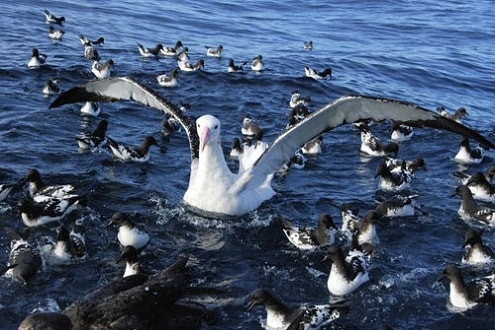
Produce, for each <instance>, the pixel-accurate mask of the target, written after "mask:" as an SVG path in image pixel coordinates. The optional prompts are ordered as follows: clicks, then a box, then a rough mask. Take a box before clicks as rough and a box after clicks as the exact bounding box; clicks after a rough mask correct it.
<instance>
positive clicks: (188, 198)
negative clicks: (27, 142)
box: [50, 77, 495, 216]
mask: <svg viewBox="0 0 495 330" xmlns="http://www.w3.org/2000/svg"><path fill="white" fill-rule="evenodd" d="M88 100H91V101H100V102H103V101H105V102H109V101H117V100H133V101H136V102H139V103H141V104H143V105H146V106H149V107H152V108H155V109H158V110H161V111H163V112H165V113H169V114H170V115H171V116H172V117H174V118H175V119H176V120H177V121H178V122H179V123H181V125H182V126H183V127H184V131H185V132H186V134H187V136H188V138H189V145H190V152H191V158H192V159H191V160H192V162H191V173H190V178H189V186H188V188H187V190H186V192H185V194H184V197H183V200H184V202H185V203H186V205H188V206H190V207H191V209H193V210H195V211H197V212H199V213H203V214H210V215H211V214H212V213H213V214H223V215H234V216H236V215H237V216H238V215H243V214H246V213H248V212H250V211H253V210H255V209H257V208H258V207H259V206H260V205H261V203H263V202H265V201H267V200H269V199H270V198H272V197H273V195H274V194H275V191H274V190H273V188H272V187H271V181H272V178H273V175H274V173H275V172H276V171H278V170H279V169H280V167H281V166H282V165H283V164H284V163H285V162H286V161H288V160H289V159H290V158H291V157H293V156H294V154H295V152H296V151H297V150H298V149H299V148H300V147H301V146H302V145H303V144H304V143H306V142H308V141H309V140H311V139H312V138H314V137H316V136H317V135H319V134H321V133H323V132H328V131H330V130H332V129H334V128H336V127H338V126H341V125H343V124H346V123H353V122H356V121H358V120H364V119H372V120H375V121H382V120H385V119H394V120H397V121H402V122H405V123H407V124H408V125H411V126H415V127H434V128H437V129H444V130H448V131H451V132H454V133H457V134H460V135H464V136H468V137H470V138H472V139H475V140H477V141H478V142H480V143H482V144H484V145H485V146H486V147H489V148H494V147H495V145H494V144H493V143H492V142H490V141H489V140H487V139H486V138H484V137H483V136H481V135H480V134H479V133H477V132H476V131H474V130H472V129H470V128H468V127H466V126H464V125H462V124H459V123H457V122H455V121H453V120H450V119H448V118H444V117H442V116H440V115H439V114H437V113H436V112H434V111H430V110H427V109H424V108H422V107H420V106H418V105H415V104H412V103H407V102H403V101H398V100H392V99H385V98H378V97H370V96H362V95H349V96H343V97H340V98H338V99H337V100H335V101H333V102H331V103H329V104H327V105H325V106H323V107H322V108H321V109H319V110H316V111H314V112H312V113H311V114H310V115H308V116H307V117H305V118H304V119H303V120H301V121H300V122H299V123H297V124H295V125H293V126H292V127H290V128H289V129H286V130H284V131H283V132H282V133H281V134H280V135H279V136H278V137H277V138H276V139H275V140H274V141H273V143H272V144H271V146H270V147H269V148H268V149H267V150H266V151H265V152H264V153H263V154H262V156H261V157H260V158H259V159H258V160H257V161H256V162H254V163H253V164H252V166H250V167H249V168H247V169H245V170H244V171H242V172H238V173H233V172H232V171H231V170H230V169H229V167H228V165H227V162H226V160H225V156H224V153H223V149H222V145H221V139H220V132H221V122H220V120H219V119H218V118H216V117H214V116H212V115H209V114H206V115H202V116H201V117H199V118H198V119H197V120H196V121H194V120H192V119H191V118H190V117H189V116H187V115H186V114H185V113H183V112H182V111H181V110H180V109H179V108H178V107H177V106H176V105H174V104H173V103H172V102H169V101H167V100H166V99H164V98H163V97H161V96H160V95H158V94H157V93H156V92H155V91H153V90H151V89H149V88H148V87H146V86H143V85H141V84H139V83H138V82H136V81H135V80H134V79H132V78H128V77H121V78H112V79H106V80H97V81H90V82H88V83H86V84H84V85H81V86H76V87H73V88H71V89H69V90H67V91H65V92H63V93H62V94H60V95H59V96H58V97H57V99H56V100H55V101H54V102H52V103H51V105H50V107H51V108H53V107H58V106H61V105H63V104H68V103H76V102H85V101H88Z"/></svg>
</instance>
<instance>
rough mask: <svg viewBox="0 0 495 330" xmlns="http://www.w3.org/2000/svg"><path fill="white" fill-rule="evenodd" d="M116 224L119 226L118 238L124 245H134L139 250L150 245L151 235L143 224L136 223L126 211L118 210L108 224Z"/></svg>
mask: <svg viewBox="0 0 495 330" xmlns="http://www.w3.org/2000/svg"><path fill="white" fill-rule="evenodd" d="M113 224H116V225H118V226H119V232H118V234H117V239H118V240H119V243H120V245H122V247H126V246H132V247H133V248H135V249H136V250H138V251H141V250H142V249H144V248H145V247H146V245H148V243H149V241H150V236H149V235H148V233H147V232H146V230H145V228H144V226H143V225H141V224H136V223H134V222H133V221H132V220H131V218H129V216H128V215H127V214H125V213H122V212H116V213H115V214H114V215H113V216H112V219H111V220H110V222H109V223H108V226H110V225H113Z"/></svg>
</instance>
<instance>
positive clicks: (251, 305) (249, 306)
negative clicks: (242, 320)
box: [246, 299, 256, 312]
mask: <svg viewBox="0 0 495 330" xmlns="http://www.w3.org/2000/svg"><path fill="white" fill-rule="evenodd" d="M254 306H256V300H254V299H249V301H248V302H247V304H246V310H247V311H248V312H250V311H251V310H252V309H253V308H254Z"/></svg>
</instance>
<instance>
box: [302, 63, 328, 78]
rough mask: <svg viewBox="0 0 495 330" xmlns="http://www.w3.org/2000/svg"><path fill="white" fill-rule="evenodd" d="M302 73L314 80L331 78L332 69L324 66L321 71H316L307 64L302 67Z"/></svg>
mask: <svg viewBox="0 0 495 330" xmlns="http://www.w3.org/2000/svg"><path fill="white" fill-rule="evenodd" d="M304 74H305V75H306V77H308V78H313V79H315V80H319V79H324V78H326V77H330V78H332V69H331V68H326V69H324V70H323V71H317V70H315V69H313V68H310V67H309V66H305V67H304Z"/></svg>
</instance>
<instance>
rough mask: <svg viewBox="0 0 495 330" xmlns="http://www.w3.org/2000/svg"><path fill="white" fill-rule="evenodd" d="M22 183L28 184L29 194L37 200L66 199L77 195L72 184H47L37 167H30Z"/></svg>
mask: <svg viewBox="0 0 495 330" xmlns="http://www.w3.org/2000/svg"><path fill="white" fill-rule="evenodd" d="M21 183H23V184H25V183H29V184H28V192H29V196H30V197H31V198H32V199H33V200H34V201H35V202H45V201H47V200H50V199H52V198H59V199H64V198H68V197H74V196H77V195H75V194H74V189H75V188H74V186H73V185H71V184H62V185H46V184H45V182H44V181H43V179H42V178H41V174H40V172H39V171H38V170H37V169H30V170H29V171H28V172H27V173H26V176H25V177H24V179H23V180H22V181H21Z"/></svg>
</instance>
